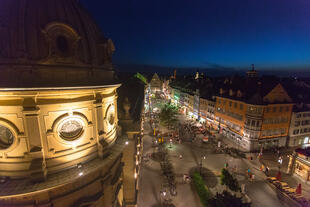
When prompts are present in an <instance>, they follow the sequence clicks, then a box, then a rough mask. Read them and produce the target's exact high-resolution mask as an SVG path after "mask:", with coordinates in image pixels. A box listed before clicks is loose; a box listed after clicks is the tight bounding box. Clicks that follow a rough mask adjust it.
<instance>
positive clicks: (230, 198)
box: [208, 191, 251, 207]
mask: <svg viewBox="0 0 310 207" xmlns="http://www.w3.org/2000/svg"><path fill="white" fill-rule="evenodd" d="M208 204H209V206H212V207H251V203H246V202H243V201H242V198H240V197H237V196H235V195H233V194H231V193H229V192H228V191H223V193H217V194H216V195H215V196H214V197H213V198H211V199H209V200H208Z"/></svg>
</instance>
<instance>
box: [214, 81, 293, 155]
mask: <svg viewBox="0 0 310 207" xmlns="http://www.w3.org/2000/svg"><path fill="white" fill-rule="evenodd" d="M251 84H253V82H251ZM229 85H230V86H231V87H233V84H231V83H230V84H229ZM244 88H246V89H250V90H255V91H246V90H242V89H241V88H240V89H238V88H236V87H235V90H233V89H232V88H230V89H226V91H225V90H224V89H223V88H221V89H220V95H219V96H217V97H216V106H215V121H216V123H217V125H218V129H219V131H220V133H223V134H224V135H225V136H226V137H228V138H230V139H231V140H233V141H234V142H235V143H237V144H239V145H241V146H242V147H243V148H245V149H247V150H259V149H260V148H269V147H283V146H286V143H287V140H288V131H289V126H290V118H291V113H292V108H293V103H292V100H291V98H290V97H289V96H288V94H287V92H286V91H285V89H284V88H283V87H282V85H281V84H277V85H274V84H271V85H268V84H267V83H265V85H264V84H261V83H260V82H258V85H257V86H253V85H252V86H251V87H250V86H249V87H244ZM256 90H257V91H256Z"/></svg>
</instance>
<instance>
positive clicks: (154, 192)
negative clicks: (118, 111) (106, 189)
mask: <svg viewBox="0 0 310 207" xmlns="http://www.w3.org/2000/svg"><path fill="white" fill-rule="evenodd" d="M185 120H186V118H185V117H183V116H180V121H181V122H184V121H185ZM144 129H145V134H146V135H145V136H144V137H143V139H144V148H143V155H144V156H148V155H149V154H151V153H152V152H154V147H152V144H153V143H152V140H153V137H152V135H149V133H150V134H152V132H151V131H152V130H151V128H150V126H149V122H148V121H146V122H145V126H144ZM161 130H162V131H165V130H167V129H165V128H163V127H161ZM166 147H167V149H168V153H169V159H170V161H171V163H172V164H173V169H174V172H175V174H176V181H177V195H176V196H172V197H170V196H169V193H168V194H167V195H166V196H167V197H170V198H171V199H172V202H173V204H174V205H175V206H177V207H183V206H184V207H189V206H191V207H201V206H202V205H201V203H200V200H199V198H198V196H197V194H196V192H195V190H194V189H192V186H191V184H189V183H185V182H184V181H183V175H184V174H190V173H191V172H193V171H194V170H197V169H199V166H200V162H202V174H203V175H204V178H205V181H206V185H207V186H208V188H209V189H210V190H211V192H212V193H214V194H215V193H216V192H221V191H222V190H223V189H224V187H223V186H221V184H220V180H219V175H220V171H221V169H222V168H223V167H224V165H225V163H229V167H230V168H233V169H236V170H235V171H234V172H235V176H236V177H237V179H238V180H239V182H240V183H241V184H242V183H244V184H246V193H247V195H248V196H249V197H250V199H251V200H252V206H253V207H269V206H272V207H286V206H287V205H286V204H285V203H282V202H281V201H280V200H279V199H278V197H277V196H276V193H275V192H274V191H273V190H272V189H271V187H270V186H269V185H268V184H267V182H266V181H265V175H264V174H263V173H262V172H261V171H260V169H259V167H258V165H257V164H256V163H255V162H254V161H250V160H247V159H241V158H234V157H231V156H228V155H226V154H224V153H214V148H215V146H214V145H212V144H210V143H206V144H205V143H201V141H200V140H196V142H183V143H181V144H180V143H176V142H175V143H172V144H171V145H170V144H167V145H166ZM180 155H182V159H180ZM203 155H205V156H206V159H203V160H202V159H201V157H202V156H203ZM248 168H250V169H251V171H252V172H253V173H254V174H255V180H254V181H252V182H251V181H249V180H248V179H247V177H246V176H245V173H246V171H247V169H248ZM162 183H163V176H162V175H161V170H160V165H159V162H157V161H154V160H152V159H148V161H144V162H143V163H142V166H141V171H140V178H139V193H138V207H157V206H158V207H159V206H161V202H162V199H163V196H161V194H160V191H162V190H163V188H162ZM287 207H288V206H287Z"/></svg>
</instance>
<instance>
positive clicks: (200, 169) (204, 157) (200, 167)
mask: <svg viewBox="0 0 310 207" xmlns="http://www.w3.org/2000/svg"><path fill="white" fill-rule="evenodd" d="M203 159H204V160H205V159H206V156H205V155H201V157H200V164H199V174H200V175H201V171H202V160H203Z"/></svg>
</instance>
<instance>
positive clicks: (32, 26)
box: [0, 0, 115, 88]
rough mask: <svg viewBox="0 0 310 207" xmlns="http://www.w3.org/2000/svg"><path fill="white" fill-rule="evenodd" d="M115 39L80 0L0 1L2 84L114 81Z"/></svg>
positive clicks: (98, 82) (59, 83)
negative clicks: (111, 37)
mask: <svg viewBox="0 0 310 207" xmlns="http://www.w3.org/2000/svg"><path fill="white" fill-rule="evenodd" d="M113 52H114V45H113V42H112V41H111V40H110V39H107V38H105V37H104V35H103V34H102V32H101V31H100V29H99V27H98V26H97V25H96V23H95V22H94V21H93V20H92V18H91V17H90V16H89V14H88V13H87V12H86V11H85V10H84V8H83V7H82V6H81V5H80V3H79V1H78V0H1V1H0V75H1V77H2V78H1V79H0V87H1V88H3V87H16V88H20V87H46V86H49V87H51V86H53V87H56V86H61V87H63V86H77V84H78V85H79V86H88V85H98V84H100V85H102V84H111V83H114V82H115V80H114V72H113V70H112V62H111V56H112V53H113Z"/></svg>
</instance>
